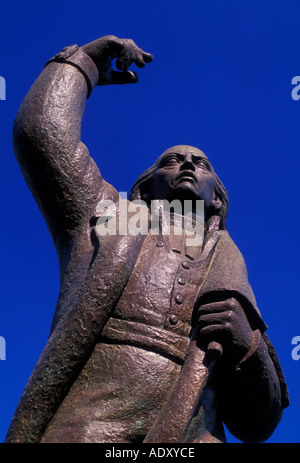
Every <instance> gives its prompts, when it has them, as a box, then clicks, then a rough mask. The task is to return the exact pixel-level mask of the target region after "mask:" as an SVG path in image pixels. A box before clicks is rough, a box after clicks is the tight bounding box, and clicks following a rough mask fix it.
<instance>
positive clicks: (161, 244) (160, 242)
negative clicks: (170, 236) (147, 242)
mask: <svg viewBox="0 0 300 463" xmlns="http://www.w3.org/2000/svg"><path fill="white" fill-rule="evenodd" d="M156 246H157V247H158V248H163V246H164V243H163V241H159V242H158V243H156Z"/></svg>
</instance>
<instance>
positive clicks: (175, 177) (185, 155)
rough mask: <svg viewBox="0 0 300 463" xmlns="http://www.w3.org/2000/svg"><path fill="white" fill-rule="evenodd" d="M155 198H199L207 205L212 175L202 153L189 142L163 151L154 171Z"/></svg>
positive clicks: (212, 196) (211, 199)
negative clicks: (186, 144)
mask: <svg viewBox="0 0 300 463" xmlns="http://www.w3.org/2000/svg"><path fill="white" fill-rule="evenodd" d="M153 186H154V190H153V194H154V199H167V200H168V201H172V200H173V199H180V200H185V199H190V200H195V199H202V200H203V201H204V207H205V209H207V208H208V207H209V206H210V205H211V203H212V201H213V199H214V197H215V194H214V187H215V179H214V173H213V169H212V167H211V164H210V162H209V160H208V159H207V157H206V156H205V154H204V153H203V152H202V151H200V150H199V149H197V148H194V147H191V146H185V145H184V146H174V147H173V148H169V149H168V150H167V151H165V152H164V153H163V154H162V155H161V156H160V158H159V159H158V163H157V166H156V170H155V174H154V185H153Z"/></svg>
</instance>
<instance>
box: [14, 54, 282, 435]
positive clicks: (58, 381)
mask: <svg viewBox="0 0 300 463" xmlns="http://www.w3.org/2000/svg"><path fill="white" fill-rule="evenodd" d="M80 53H81V52H80V50H79V51H78V52H77V56H78V58H77V59H78V61H80V60H81V65H82V67H84V69H85V75H83V74H82V73H80V72H78V69H77V68H76V67H75V66H73V65H72V66H70V65H69V64H65V63H63V62H59V63H57V62H51V63H49V64H48V66H46V67H45V69H44V71H43V72H42V74H41V75H40V77H39V78H38V79H37V81H36V82H35V83H34V85H33V86H32V88H31V89H30V91H29V93H28V95H27V96H26V98H25V100H24V102H23V104H22V106H21V108H20V110H19V113H18V115H17V118H16V122H15V128H14V149H15V153H16V156H17V159H18V161H19V163H20V166H21V169H22V171H23V174H24V176H25V178H26V180H27V182H28V185H29V187H30V188H31V191H32V193H33V195H34V197H35V199H36V201H37V203H38V205H39V207H40V209H41V211H42V213H43V215H44V217H45V220H46V222H47V225H48V227H49V230H50V233H51V235H52V238H53V241H54V244H55V246H56V249H57V254H58V258H59V266H60V281H61V288H60V294H59V298H58V302H57V307H56V311H55V315H54V318H53V323H52V327H51V333H50V337H49V340H48V342H47V344H46V346H45V348H44V350H43V352H42V354H41V356H40V358H39V360H38V362H37V364H36V366H35V368H34V370H33V372H32V375H31V377H30V379H29V381H28V383H27V385H26V388H25V390H24V393H23V395H22V397H21V399H20V402H19V404H18V407H17V410H16V412H15V415H14V417H13V420H12V423H11V426H10V428H9V431H8V433H7V437H6V442H38V441H39V440H40V438H41V436H42V434H43V432H44V430H45V428H46V426H47V424H48V423H49V421H50V420H51V418H52V417H53V415H54V414H55V412H56V410H57V409H58V407H59V405H60V404H61V402H62V400H63V398H64V397H65V395H66V394H67V393H68V390H69V389H70V387H71V385H72V383H73V382H74V380H75V378H76V377H77V376H78V373H79V372H80V371H81V369H82V368H83V366H84V364H85V363H86V361H87V359H88V358H89V356H90V355H91V352H92V351H93V348H94V346H95V343H96V342H97V339H98V338H99V334H100V333H101V331H102V329H103V327H104V326H105V325H106V323H107V321H108V320H109V317H110V315H111V313H112V310H113V308H114V307H115V305H116V303H117V301H118V299H119V298H120V296H121V294H122V292H123V290H124V287H125V285H126V283H127V281H128V279H129V277H130V275H131V273H132V271H133V269H134V266H135V264H136V261H137V258H138V256H139V253H140V251H141V248H142V246H143V242H144V239H145V236H143V235H137V236H131V235H130V234H129V235H124V236H120V235H116V236H105V237H102V238H101V240H100V239H99V237H98V236H97V234H96V233H95V222H94V219H93V218H94V217H95V214H96V208H97V204H98V202H99V201H100V200H103V199H112V200H114V201H115V202H116V203H117V201H118V193H117V192H116V190H115V189H114V188H113V187H112V186H111V185H109V184H108V183H106V182H105V181H104V180H103V178H102V176H101V174H100V172H99V170H98V168H97V166H96V165H95V163H94V161H93V160H92V158H91V157H90V156H89V153H88V150H87V148H86V147H85V145H84V144H83V143H82V142H81V141H80V125H81V119H82V115H83V110H84V105H85V100H86V95H87V82H86V78H87V77H86V76H88V77H89V81H90V83H91V86H92V87H94V86H95V84H96V81H97V70H96V68H95V66H94V65H93V63H92V61H91V60H90V58H89V57H87V56H86V55H85V56H83V54H82V56H81V55H80ZM215 238H216V239H215V241H216V242H215V244H214V246H213V250H212V253H211V256H210V257H211V262H210V266H209V270H208V272H207V274H206V275H205V279H204V280H203V281H202V282H201V285H199V291H198V296H197V298H198V300H201V299H202V298H204V297H205V296H207V295H209V294H211V293H216V292H221V293H222V292H226V294H231V295H233V296H235V297H236V298H237V299H238V300H239V301H240V302H241V303H242V306H243V308H244V310H245V312H246V314H247V316H248V318H249V320H250V321H251V324H252V326H253V327H254V328H255V329H259V330H260V332H261V333H262V334H263V336H264V340H265V342H266V343H267V346H268V349H269V354H270V357H271V359H272V362H273V363H274V365H275V368H276V371H277V374H278V377H279V381H280V384H281V407H282V408H284V407H285V406H286V405H287V400H288V399H287V391H286V385H285V382H284V378H283V375H282V371H281V368H280V365H279V362H278V359H277V357H276V354H275V351H274V348H273V347H272V345H271V344H270V342H269V341H268V339H267V337H266V335H265V330H266V325H265V324H264V322H263V320H262V318H261V315H260V313H259V311H258V309H257V306H256V301H255V298H254V295H253V292H252V290H251V287H250V285H249V283H248V278H247V270H246V267H245V263H244V260H243V258H242V256H241V254H240V252H239V251H238V249H237V247H236V246H235V244H234V243H233V242H232V240H231V239H230V237H229V235H228V233H227V232H226V231H219V232H217V236H216V235H215ZM112 275H113V278H112ZM201 278H202V275H200V274H199V280H200V279H201Z"/></svg>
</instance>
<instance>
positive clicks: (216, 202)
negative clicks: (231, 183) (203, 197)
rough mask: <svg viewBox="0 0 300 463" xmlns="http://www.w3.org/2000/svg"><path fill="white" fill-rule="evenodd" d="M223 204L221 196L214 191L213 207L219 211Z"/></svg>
mask: <svg viewBox="0 0 300 463" xmlns="http://www.w3.org/2000/svg"><path fill="white" fill-rule="evenodd" d="M222 205H223V203H222V201H221V199H220V198H219V196H218V195H217V194H216V193H214V199H213V200H212V202H211V207H212V208H213V209H214V210H215V211H219V210H220V209H221V207H222Z"/></svg>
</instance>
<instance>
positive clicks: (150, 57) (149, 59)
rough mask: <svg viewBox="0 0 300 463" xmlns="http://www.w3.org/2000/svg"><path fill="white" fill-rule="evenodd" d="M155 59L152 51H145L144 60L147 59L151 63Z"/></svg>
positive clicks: (146, 61)
mask: <svg viewBox="0 0 300 463" xmlns="http://www.w3.org/2000/svg"><path fill="white" fill-rule="evenodd" d="M153 59H154V56H153V55H152V54H151V53H146V52H145V51H143V60H144V61H145V63H151V61H153Z"/></svg>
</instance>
